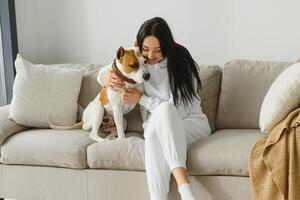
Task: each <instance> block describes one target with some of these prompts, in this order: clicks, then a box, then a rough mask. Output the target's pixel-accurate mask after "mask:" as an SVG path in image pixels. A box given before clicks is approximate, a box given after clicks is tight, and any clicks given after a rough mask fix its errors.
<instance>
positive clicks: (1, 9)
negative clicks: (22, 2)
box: [0, 0, 18, 105]
mask: <svg viewBox="0 0 300 200" xmlns="http://www.w3.org/2000/svg"><path fill="white" fill-rule="evenodd" d="M0 32H1V34H0V105H5V104H9V103H10V102H11V99H12V86H13V82H14V77H15V68H14V60H15V58H16V56H17V52H18V44H17V28H16V17H15V1H14V0H0Z"/></svg>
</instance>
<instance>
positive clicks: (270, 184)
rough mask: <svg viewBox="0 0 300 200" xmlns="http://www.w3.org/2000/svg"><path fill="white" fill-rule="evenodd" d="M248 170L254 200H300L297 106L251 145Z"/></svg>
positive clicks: (299, 122)
mask: <svg viewBox="0 0 300 200" xmlns="http://www.w3.org/2000/svg"><path fill="white" fill-rule="evenodd" d="M249 173H250V181H251V189H252V195H253V199H254V200H287V199H288V200H300V108H297V109H295V110H294V111H292V112H291V113H290V114H289V115H288V116H287V117H286V118H285V119H284V120H283V121H281V122H280V123H279V124H277V126H276V127H275V128H274V129H273V130H272V131H271V132H270V134H269V135H268V136H267V137H265V138H262V139H260V140H259V141H258V142H257V143H256V144H255V145H254V147H253V149H252V151H251V154H250V160H249Z"/></svg>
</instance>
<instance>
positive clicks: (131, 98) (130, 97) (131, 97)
mask: <svg viewBox="0 0 300 200" xmlns="http://www.w3.org/2000/svg"><path fill="white" fill-rule="evenodd" d="M141 97H142V93H141V92H140V91H138V90H137V89H135V88H128V89H127V90H125V91H124V92H123V102H124V103H139V102H140V99H141Z"/></svg>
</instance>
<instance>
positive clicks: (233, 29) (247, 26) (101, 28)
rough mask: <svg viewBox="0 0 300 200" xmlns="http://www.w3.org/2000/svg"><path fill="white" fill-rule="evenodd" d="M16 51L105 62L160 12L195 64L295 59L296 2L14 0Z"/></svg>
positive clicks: (41, 58)
mask: <svg viewBox="0 0 300 200" xmlns="http://www.w3.org/2000/svg"><path fill="white" fill-rule="evenodd" d="M15 4H16V16H17V29H18V40H19V41H18V42H19V50H20V53H22V54H23V55H24V56H25V57H27V58H28V59H29V60H31V61H32V62H35V63H60V62H74V63H100V64H107V63H109V62H111V61H112V59H113V57H114V56H115V52H116V49H117V48H118V47H119V46H121V45H122V46H124V47H127V46H132V44H133V42H134V40H135V36H136V33H137V31H138V29H139V27H140V25H141V24H142V23H143V22H144V21H145V20H146V19H149V18H151V17H154V16H161V17H163V18H165V19H166V20H167V21H168V23H169V25H170V27H171V29H172V31H173V34H174V37H175V39H176V40H177V42H179V43H181V44H183V45H185V46H186V47H187V48H188V49H189V50H190V52H191V54H192V55H193V57H194V58H195V60H196V61H197V62H198V63H199V64H219V65H221V66H222V65H223V64H224V63H225V62H227V61H228V60H230V59H234V58H248V59H260V60H282V61H294V60H296V59H298V58H299V57H300V37H299V36H298V35H299V33H300V26H299V25H297V24H296V21H297V20H298V19H300V12H298V10H297V8H299V7H300V1H297V0H285V1H284V0H272V1H271V0H252V1H249V0H224V1H220V0H210V1H207V0H206V1H205V0H194V1H193V0H186V1H182V0H177V1H175V0H151V1H141V0H130V1H116V0H110V1H106V0H105V1H104V0H26V1H24V0H15Z"/></svg>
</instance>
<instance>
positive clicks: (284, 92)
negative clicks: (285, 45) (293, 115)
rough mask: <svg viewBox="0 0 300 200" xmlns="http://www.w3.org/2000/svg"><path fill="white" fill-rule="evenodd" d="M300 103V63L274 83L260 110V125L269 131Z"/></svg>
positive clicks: (266, 131) (283, 73)
mask: <svg viewBox="0 0 300 200" xmlns="http://www.w3.org/2000/svg"><path fill="white" fill-rule="evenodd" d="M299 103H300V63H295V64H293V65H291V66H290V67H288V68H287V69H285V70H284V71H283V72H282V73H281V74H280V75H279V76H278V77H277V78H276V80H275V81H274V82H273V83H272V85H271V87H270V89H269V90H268V92H267V94H266V96H265V98H264V100H263V103H262V106H261V110H260V116H259V127H260V129H261V131H262V132H264V133H269V132H270V131H271V130H272V129H273V128H274V127H275V126H276V125H277V124H278V123H279V122H280V121H281V120H283V119H284V118H285V117H286V116H287V115H288V114H289V113H290V112H291V111H292V110H293V109H295V108H296V107H298V106H299Z"/></svg>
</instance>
